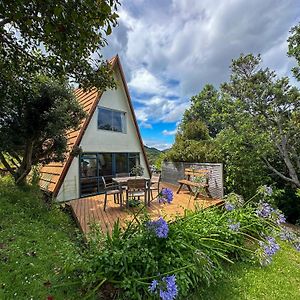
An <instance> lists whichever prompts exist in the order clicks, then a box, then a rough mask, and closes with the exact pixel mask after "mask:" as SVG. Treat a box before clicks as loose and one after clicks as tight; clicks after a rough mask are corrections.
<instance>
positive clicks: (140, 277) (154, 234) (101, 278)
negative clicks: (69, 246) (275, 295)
mask: <svg viewBox="0 0 300 300" xmlns="http://www.w3.org/2000/svg"><path fill="white" fill-rule="evenodd" d="M271 193H272V190H271V189H269V188H267V187H262V188H260V190H259V191H258V193H257V194H256V195H255V197H258V199H260V201H258V203H259V204H254V203H253V202H252V200H250V201H248V202H247V203H245V202H244V201H243V199H242V197H240V196H238V195H236V194H230V195H228V196H227V197H226V199H225V202H226V204H225V206H224V208H223V209H221V208H210V209H205V210H196V212H186V215H185V217H184V218H183V219H177V220H176V221H175V222H172V223H168V222H166V221H165V220H164V219H163V218H159V219H158V220H150V219H149V218H148V216H147V215H146V214H144V215H143V216H142V217H139V218H138V212H137V213H136V215H135V216H134V218H133V220H132V222H130V223H129V224H128V227H127V228H126V229H125V230H122V229H121V228H120V226H119V224H118V223H117V224H115V227H114V230H113V232H112V235H111V236H110V235H103V234H102V233H101V231H100V230H99V229H97V227H96V228H95V229H94V231H93V232H92V234H91V235H90V237H89V244H88V249H87V252H86V254H85V255H84V257H85V259H84V260H83V263H82V265H81V266H80V269H81V271H80V272H81V273H82V275H81V276H82V280H83V281H84V282H85V283H86V287H89V288H90V293H89V295H93V294H95V293H98V292H99V290H100V289H101V290H102V292H103V293H107V290H109V291H110V297H111V298H113V297H116V296H118V297H119V298H121V299H125V298H127V299H128V298H129V299H145V298H147V299H152V298H153V299H158V298H161V299H175V298H176V297H177V295H178V297H179V298H181V297H186V296H189V295H191V293H192V291H193V290H194V289H195V288H197V289H199V288H205V287H206V286H207V285H209V284H211V283H213V282H216V280H217V279H218V278H220V277H221V276H222V274H223V267H224V264H225V265H226V264H227V263H234V262H235V261H239V260H243V261H253V262H260V263H261V264H262V265H267V264H269V263H271V261H272V257H273V256H274V254H275V253H276V252H277V251H278V250H279V245H278V244H277V242H276V240H275V239H274V237H273V236H274V234H275V235H276V233H279V232H281V227H280V224H281V223H282V222H284V221H285V219H284V216H283V215H282V214H281V212H280V211H278V210H276V209H273V208H272V206H271V205H270V204H268V202H266V201H267V200H268V199H270V194H271ZM167 198H168V199H169V196H168V197H167ZM169 200H171V197H170V199H169ZM166 202H170V201H166ZM166 205H168V204H166ZM137 220H138V223H137V222H136V221H137ZM284 234H286V233H285V231H284ZM291 242H292V243H293V245H294V246H295V247H296V248H297V249H298V248H299V247H300V243H299V242H300V240H299V239H298V238H297V236H296V235H295V236H293V238H292V239H291ZM76 272H78V266H77V267H76Z"/></svg>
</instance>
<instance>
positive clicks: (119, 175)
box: [116, 173, 130, 177]
mask: <svg viewBox="0 0 300 300" xmlns="http://www.w3.org/2000/svg"><path fill="white" fill-rule="evenodd" d="M129 176H130V174H129V173H116V177H129Z"/></svg>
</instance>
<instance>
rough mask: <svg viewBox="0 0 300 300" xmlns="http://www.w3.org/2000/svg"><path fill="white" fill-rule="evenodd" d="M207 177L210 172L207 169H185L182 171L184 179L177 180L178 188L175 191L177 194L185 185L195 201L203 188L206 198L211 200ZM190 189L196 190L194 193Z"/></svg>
mask: <svg viewBox="0 0 300 300" xmlns="http://www.w3.org/2000/svg"><path fill="white" fill-rule="evenodd" d="M209 175H210V171H209V170H207V169H199V170H195V169H185V170H184V177H185V178H184V179H181V180H178V183H179V187H178V190H177V194H179V192H180V190H181V189H182V187H183V186H184V185H185V186H186V187H187V188H188V190H189V192H190V193H192V194H194V195H195V198H194V199H196V198H197V197H198V195H199V194H200V189H201V188H203V189H204V190H205V192H206V194H207V196H208V197H210V198H211V194H210V192H209V189H208V188H209V184H208V181H209ZM192 188H196V190H195V191H193V190H192Z"/></svg>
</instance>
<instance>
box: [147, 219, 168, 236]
mask: <svg viewBox="0 0 300 300" xmlns="http://www.w3.org/2000/svg"><path fill="white" fill-rule="evenodd" d="M147 226H148V228H149V229H150V230H152V231H153V232H154V233H155V235H156V236H157V237H159V238H167V236H168V233H169V226H168V223H167V222H166V221H165V220H164V219H163V218H162V217H160V218H159V219H158V220H157V221H150V222H148V223H147Z"/></svg>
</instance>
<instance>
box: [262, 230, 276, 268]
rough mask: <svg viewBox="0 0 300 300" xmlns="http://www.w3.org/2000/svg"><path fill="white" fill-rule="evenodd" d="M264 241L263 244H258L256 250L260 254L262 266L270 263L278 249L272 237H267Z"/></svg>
mask: <svg viewBox="0 0 300 300" xmlns="http://www.w3.org/2000/svg"><path fill="white" fill-rule="evenodd" d="M265 240H266V241H265V242H263V241H260V242H259V245H260V249H259V250H258V252H259V253H260V254H261V258H260V262H261V264H262V265H263V266H265V265H267V264H269V263H271V261H272V257H273V255H274V254H275V253H276V252H277V251H278V250H279V249H280V246H279V245H278V244H277V243H276V241H275V239H274V238H273V237H271V236H267V237H266V238H265Z"/></svg>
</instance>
